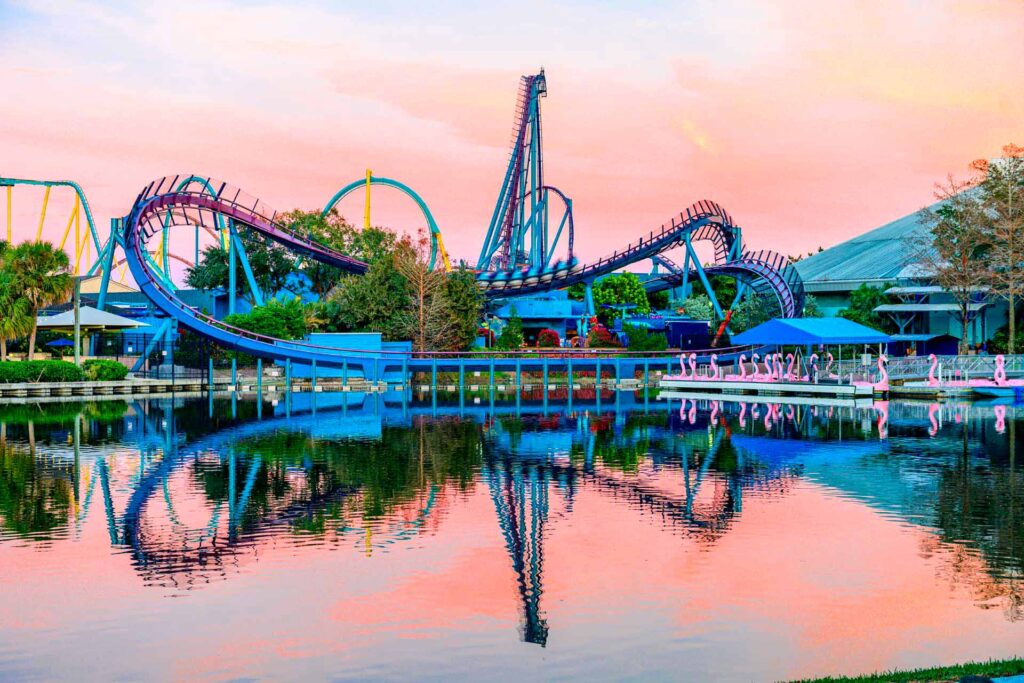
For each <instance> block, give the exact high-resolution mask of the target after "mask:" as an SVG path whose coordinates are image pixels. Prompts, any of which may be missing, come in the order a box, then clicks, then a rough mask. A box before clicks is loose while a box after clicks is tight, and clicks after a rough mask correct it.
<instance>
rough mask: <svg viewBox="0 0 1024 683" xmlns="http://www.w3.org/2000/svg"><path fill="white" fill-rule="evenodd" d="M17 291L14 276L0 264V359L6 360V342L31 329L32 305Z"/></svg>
mask: <svg viewBox="0 0 1024 683" xmlns="http://www.w3.org/2000/svg"><path fill="white" fill-rule="evenodd" d="M17 291H18V289H17V284H16V281H15V279H14V277H13V276H12V275H11V273H9V272H7V271H6V270H4V269H3V267H2V266H0V361H6V360H7V342H8V341H9V340H12V339H17V338H19V337H23V336H25V335H26V334H28V333H29V331H30V330H31V329H32V322H33V320H34V318H33V317H32V307H31V306H30V305H29V303H28V299H26V298H25V297H23V296H18V294H17Z"/></svg>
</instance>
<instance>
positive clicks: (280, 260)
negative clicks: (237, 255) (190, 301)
mask: <svg viewBox="0 0 1024 683" xmlns="http://www.w3.org/2000/svg"><path fill="white" fill-rule="evenodd" d="M239 240H240V241H241V242H242V247H243V248H244V249H245V255H246V258H247V259H248V260H249V266H250V267H251V268H252V274H253V278H254V279H255V280H256V287H257V288H258V289H259V290H260V294H261V295H262V296H263V299H264V300H269V299H272V298H274V296H276V295H277V294H278V292H280V291H282V290H283V289H285V287H286V286H287V285H288V279H289V277H291V276H292V275H293V274H294V273H295V272H296V265H295V257H294V256H293V255H292V254H291V252H289V251H288V250H287V249H285V248H284V247H282V246H281V245H279V244H277V243H275V242H274V241H273V240H271V239H269V238H266V237H264V236H262V235H259V234H255V233H250V232H247V231H246V232H242V233H240V234H239ZM229 258H230V252H229V251H228V250H226V249H223V248H222V247H221V246H220V245H219V244H218V245H213V246H209V247H207V248H206V249H205V250H203V254H202V256H201V258H200V260H199V264H198V265H196V266H195V267H193V268H189V270H188V272H187V274H186V276H185V281H186V282H187V283H188V285H189V286H190V287H194V288H195V289H199V290H202V291H210V290H214V289H220V290H223V291H225V292H227V291H228V288H229V285H230V279H231V276H230V267H229V263H228V260H229ZM235 293H236V294H237V295H238V296H240V297H243V298H244V299H245V300H246V301H248V302H249V303H250V304H255V303H256V298H255V296H254V295H253V292H252V291H251V289H250V287H249V279H248V278H247V277H246V276H245V272H244V270H243V268H242V266H241V264H238V265H237V272H236V282H235Z"/></svg>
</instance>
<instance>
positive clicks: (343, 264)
mask: <svg viewBox="0 0 1024 683" xmlns="http://www.w3.org/2000/svg"><path fill="white" fill-rule="evenodd" d="M180 177H181V176H175V177H173V178H163V179H161V180H159V181H154V182H152V183H150V184H149V186H147V187H146V189H145V190H143V191H142V193H140V194H139V196H138V198H137V199H136V202H135V205H134V206H133V208H132V212H131V214H129V216H128V219H127V220H126V221H125V258H126V260H127V262H128V267H129V269H130V270H131V273H132V276H133V277H134V278H135V281H136V283H138V284H139V287H140V289H141V290H142V292H143V293H144V294H145V295H146V296H147V297H148V298H149V299H150V300H151V301H152V302H153V303H154V304H156V306H157V307H159V308H160V309H161V310H162V311H164V313H166V314H168V315H169V316H171V317H172V318H174V319H176V320H177V321H178V322H180V323H182V324H184V325H185V326H187V327H189V328H190V329H192V330H194V331H195V332H197V333H198V334H200V335H203V336H205V337H207V338H209V339H212V340H213V341H215V342H217V343H218V344H221V345H223V346H226V347H228V348H233V349H237V350H241V351H245V352H246V353H250V354H253V355H256V356H260V357H263V358H277V359H291V360H296V361H305V362H307V363H308V362H311V361H318V362H322V363H328V364H331V363H334V364H342V363H346V362H348V361H350V360H352V359H353V357H355V358H360V357H361V358H367V357H375V354H374V353H373V352H367V351H362V352H360V351H357V350H352V349H337V348H334V349H332V348H329V347H323V346H317V345H314V344H305V343H302V342H293V341H286V340H281V339H276V338H274V337H267V336H264V335H258V334H253V333H251V332H248V331H246V330H243V329H240V328H237V327H232V326H231V325H227V324H225V323H223V322H221V321H219V320H217V319H216V318H214V317H212V316H209V315H206V314H203V313H201V312H200V311H198V310H196V309H194V308H192V307H189V306H186V305H185V304H184V303H183V302H182V301H181V300H180V299H179V298H178V296H177V294H176V292H175V291H174V289H173V286H171V285H170V284H168V283H167V282H166V281H165V280H164V279H163V278H162V277H161V276H160V273H159V272H158V271H157V270H156V269H155V268H154V265H153V263H152V260H151V259H149V258H147V256H148V251H147V249H146V241H147V240H148V239H149V238H150V237H152V236H153V235H155V234H157V233H159V232H161V231H162V230H164V229H165V228H166V226H168V225H171V226H174V225H195V226H199V227H203V228H206V227H212V228H218V227H219V225H220V223H221V221H222V217H227V218H230V219H232V220H234V221H235V223H236V225H237V226H240V227H243V228H246V229H249V230H252V231H254V232H257V233H259V234H261V235H263V236H265V237H267V238H269V239H271V240H273V241H274V242H277V243H278V244H281V245H282V246H284V247H285V248H287V249H289V250H290V251H292V252H294V253H296V254H301V255H304V256H307V257H309V258H311V259H314V260H316V261H319V262H321V263H326V264H328V265H331V266H335V267H337V268H340V269H342V270H344V271H347V272H350V273H357V274H360V273H365V272H366V270H367V265H366V264H365V263H363V262H362V261H358V260H356V259H353V258H351V257H349V256H346V255H344V254H341V253H340V252H337V251H334V250H332V249H329V248H327V247H325V246H323V245H320V244H318V243H316V242H313V241H312V240H310V239H308V238H306V237H303V236H301V235H299V234H297V233H295V232H292V231H291V230H288V229H287V228H285V227H284V226H282V225H280V224H279V223H277V222H276V220H275V219H276V217H277V212H276V211H274V210H273V209H270V208H269V207H267V206H266V205H264V204H263V203H262V202H260V201H259V200H258V199H255V198H253V197H251V196H248V195H244V194H243V193H242V192H241V191H240V190H238V189H236V188H233V187H230V186H228V185H227V183H219V184H216V183H215V184H213V185H214V186H215V187H216V188H217V189H216V191H215V192H211V191H209V189H208V188H207V187H204V188H203V189H202V190H201V191H198V192H197V191H194V190H189V189H187V188H186V189H184V190H177V189H175V187H176V186H177V185H178V181H179V179H180ZM189 177H191V176H189ZM376 355H379V352H378V353H377V354H376Z"/></svg>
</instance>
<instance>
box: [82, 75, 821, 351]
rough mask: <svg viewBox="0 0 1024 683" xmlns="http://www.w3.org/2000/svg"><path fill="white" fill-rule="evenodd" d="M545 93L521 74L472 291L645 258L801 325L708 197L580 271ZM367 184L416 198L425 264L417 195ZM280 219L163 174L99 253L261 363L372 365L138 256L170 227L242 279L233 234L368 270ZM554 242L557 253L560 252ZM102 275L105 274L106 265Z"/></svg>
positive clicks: (511, 291) (180, 314) (577, 278)
mask: <svg viewBox="0 0 1024 683" xmlns="http://www.w3.org/2000/svg"><path fill="white" fill-rule="evenodd" d="M546 93H547V82H546V78H545V76H544V72H543V71H541V72H540V73H539V74H537V75H534V76H525V77H523V79H522V81H521V84H520V92H519V99H518V104H517V110H516V121H515V125H514V129H513V149H512V154H511V157H510V160H509V164H508V167H507V169H506V172H505V175H504V177H503V181H502V184H501V187H500V190H499V194H498V200H497V203H496V205H495V209H494V213H493V215H492V217H491V222H490V225H489V227H488V230H487V234H486V237H485V240H484V244H483V248H482V250H481V253H480V257H479V260H478V263H477V268H476V270H477V282H478V285H479V286H480V288H481V289H482V290H483V291H484V293H485V294H486V295H487V296H488V297H489V298H496V297H508V296H516V295H523V294H530V293H535V292H542V291H549V290H553V289H563V288H566V287H568V286H570V285H573V284H576V283H584V284H586V285H590V284H592V283H593V282H594V281H596V280H597V279H599V278H601V277H604V276H606V275H608V274H611V273H613V272H615V271H617V270H620V269H622V268H623V267H625V266H628V265H630V264H633V263H637V262H640V261H644V260H647V259H651V260H653V261H654V262H655V263H656V264H660V265H661V266H662V267H664V268H665V269H666V272H665V273H658V274H657V275H656V276H655V277H652V278H651V280H650V281H648V282H647V284H646V287H647V289H648V291H659V290H662V289H668V288H672V287H679V286H680V285H682V286H683V287H684V288H685V286H686V284H687V283H688V281H690V280H691V279H696V280H699V281H700V282H701V283H702V284H703V285H704V287H705V290H706V291H708V292H712V291H713V289H712V287H711V284H710V280H709V278H710V277H711V276H714V275H727V276H730V277H733V278H735V279H736V280H738V281H739V282H740V283H741V287H739V288H738V289H739V292H740V293H739V296H740V297H742V296H744V295H747V294H749V293H751V292H754V293H760V294H767V295H770V296H772V297H774V299H775V301H776V302H777V304H778V312H779V314H780V315H781V316H782V317H799V316H800V314H801V312H802V310H803V303H804V290H803V284H802V282H801V281H800V278H799V275H798V274H797V272H796V269H795V268H793V267H792V265H791V264H790V263H788V261H787V260H786V259H785V257H783V256H781V255H779V254H775V253H773V252H766V251H761V252H750V251H744V250H743V240H742V230H741V229H740V228H739V227H738V226H737V225H736V224H735V223H734V222H733V219H732V217H731V216H730V215H729V214H728V212H727V211H725V209H723V208H722V207H721V206H719V205H718V204H717V203H715V202H713V201H709V200H701V201H699V202H697V203H695V204H693V205H692V206H690V207H689V208H687V209H686V210H685V211H683V212H681V213H680V214H679V216H678V217H673V218H672V219H671V220H669V221H668V222H667V223H665V224H663V225H662V226H661V227H660V228H658V229H656V230H654V231H652V232H650V233H649V234H647V235H644V236H643V237H641V238H640V239H638V240H637V241H635V242H632V243H630V244H627V245H626V246H625V247H624V248H623V249H621V250H616V251H615V252H613V253H612V254H610V255H607V256H604V257H601V258H599V259H597V260H596V261H593V262H591V263H587V264H584V263H580V262H579V260H578V258H576V256H574V255H573V240H574V232H575V225H574V221H573V216H572V200H571V199H570V198H569V197H568V196H566V195H565V194H564V193H563V192H562V191H561V190H559V189H557V188H555V187H554V186H552V185H549V184H547V183H545V181H544V171H543V157H542V154H543V152H542V145H541V116H540V98H541V97H543V96H545V95H546ZM366 182H371V183H377V184H384V185H389V186H391V187H395V188H397V189H399V190H400V191H403V192H405V193H406V194H408V195H409V196H410V197H412V198H413V199H414V201H416V203H417V204H418V205H419V206H420V208H421V210H422V211H423V214H424V217H425V219H426V220H427V221H428V224H429V229H430V232H431V237H432V247H433V248H432V252H431V261H432V262H433V261H434V259H435V257H436V254H437V249H438V244H439V241H440V230H439V228H438V227H437V223H436V222H435V221H434V220H433V216H432V215H431V213H430V210H429V209H428V208H427V206H426V203H425V202H424V201H423V200H422V198H420V197H419V195H417V194H416V193H415V192H413V191H412V189H411V188H409V187H408V186H406V185H404V184H403V183H400V182H399V181H395V180H390V179H387V178H371V179H369V180H368V181H366ZM362 184H363V181H357V182H355V183H351V184H349V185H347V186H345V187H343V188H342V189H341V190H339V191H338V192H337V193H336V194H335V195H334V196H333V197H332V198H331V200H330V201H329V202H328V203H327V206H326V207H325V209H324V211H329V210H330V209H331V208H332V207H334V206H335V205H336V204H337V203H338V202H339V201H340V200H341V199H342V198H343V197H344V196H346V195H347V194H348V193H350V192H352V191H353V190H355V189H356V188H357V187H359V186H360V185H362ZM278 216H279V214H278V213H277V212H276V211H274V210H273V209H271V208H270V207H268V206H266V205H265V204H264V203H263V202H261V201H260V200H258V199H256V198H254V197H251V196H249V195H247V194H245V193H243V192H242V191H241V190H239V189H237V188H234V187H231V186H229V185H228V184H227V183H223V182H220V181H214V180H212V179H209V178H203V177H199V176H195V175H182V176H174V177H165V178H163V179H160V180H158V181H154V182H152V183H150V184H149V185H148V186H147V187H146V188H145V189H144V190H143V191H142V192H141V193H140V194H139V195H138V197H137V199H136V201H135V204H134V206H133V207H132V210H131V213H130V214H129V216H128V217H127V218H126V219H124V220H123V221H121V223H120V224H121V227H120V229H119V230H120V233H119V234H118V235H115V236H114V237H113V238H112V240H111V242H110V243H109V244H108V248H107V250H106V251H105V253H104V256H106V258H108V259H110V258H111V256H112V252H113V249H112V246H110V245H112V244H113V243H114V242H115V241H116V242H117V243H118V244H119V245H120V246H122V248H123V249H124V251H125V257H126V258H125V260H126V262H127V264H128V266H129V269H130V271H131V273H132V275H133V277H134V278H135V281H136V282H137V283H138V284H139V286H140V288H141V289H142V291H143V292H144V293H145V294H146V296H147V297H149V298H150V300H152V301H153V303H154V304H156V305H157V306H158V307H159V308H160V309H161V310H162V311H164V312H165V313H166V314H167V315H169V316H170V317H171V318H172V319H174V320H177V321H178V322H180V323H182V324H183V325H185V326H186V327H188V328H190V329H192V330H194V331H195V332H197V333H198V334H200V335H202V336H205V337H207V338H209V339H212V340H213V341H215V342H217V343H218V344H220V345H223V346H227V347H229V348H233V349H238V350H242V351H245V352H247V353H250V354H253V355H256V356H259V357H264V358H274V359H290V360H295V361H299V362H306V363H309V362H314V361H315V362H320V363H326V364H329V365H339V364H342V363H345V362H348V361H350V360H353V358H354V357H355V358H356V359H358V358H362V359H364V360H365V359H367V358H370V355H368V352H358V351H353V350H348V349H337V348H328V347H320V346H316V345H313V344H308V343H303V342H294V341H285V340H280V339H274V338H270V337H262V336H260V335H255V334H252V333H249V332H246V331H244V330H240V329H237V328H233V327H230V326H228V325H225V324H224V323H222V322H220V321H218V320H216V319H214V318H212V317H210V316H208V315H204V314H202V313H200V312H199V311H197V310H195V309H192V308H190V307H188V306H186V305H185V304H184V303H182V301H181V300H180V299H179V298H178V297H177V295H176V288H175V287H174V285H173V283H172V282H171V281H170V278H169V275H168V268H167V263H166V259H167V255H166V249H165V250H164V252H163V258H164V263H162V264H157V263H155V262H154V260H153V258H152V257H151V255H150V250H149V249H148V248H147V241H148V240H149V239H150V238H151V237H153V236H154V235H157V234H159V235H160V236H161V240H162V242H161V243H162V244H166V243H167V240H168V231H169V230H170V229H171V228H172V227H174V226H188V227H190V228H193V229H195V230H197V231H198V230H200V229H202V230H206V231H208V232H209V233H210V234H212V235H218V234H219V235H222V236H223V235H224V233H225V232H230V233H231V236H230V239H231V240H232V241H231V244H232V246H233V247H234V246H235V245H237V246H239V249H240V252H241V254H240V257H241V260H242V264H243V266H245V267H246V269H247V270H248V266H247V262H246V260H245V256H244V249H241V243H240V241H239V240H238V239H237V237H236V230H239V229H240V230H247V231H252V232H255V233H258V234H260V235H262V236H264V237H265V238H268V239H270V240H273V241H274V242H277V243H278V244H280V245H282V246H284V247H285V248H287V249H289V250H290V251H292V252H293V253H295V254H297V255H300V256H302V257H305V258H310V259H313V260H316V261H319V262H322V263H325V264H328V265H331V266H335V267H337V268H339V269H341V270H343V271H345V272H348V273H353V274H361V273H364V272H366V270H367V268H368V265H367V264H366V263H363V262H362V261H359V260H357V259H354V258H352V257H350V256H346V255H345V254H342V253H340V252H337V251H335V250H332V249H330V248H328V247H326V246H323V245H321V244H318V243H317V242H314V241H312V240H311V239H310V238H308V237H304V236H302V235H300V234H297V233H295V232H294V231H292V230H289V229H288V228H287V227H285V226H284V225H282V223H281V221H279V220H278ZM226 226H227V229H226ZM197 234H198V232H197ZM697 242H709V243H710V244H711V245H712V247H713V250H714V261H713V262H712V263H709V264H703V263H702V262H701V260H700V258H698V255H697V252H696V251H695V249H694V243H697ZM563 243H564V252H559V249H560V248H563V247H562V245H563ZM677 247H685V250H686V256H685V261H684V265H683V266H682V267H679V266H676V265H675V263H673V262H672V261H671V260H670V259H669V258H668V257H667V256H666V255H665V252H667V251H669V250H672V249H675V248H677ZM107 252H109V253H107ZM556 257H558V258H556ZM104 270H105V272H107V271H109V270H110V267H109V265H108V267H107V268H105V269H104ZM102 298H103V297H102V296H101V299H102ZM712 302H713V304H714V307H715V311H716V313H717V315H718V317H719V318H725V314H724V312H723V310H722V307H721V305H720V304H719V303H718V302H717V300H715V299H714V296H713V295H712ZM735 303H736V302H732V305H735ZM101 305H102V301H101ZM380 355H381V352H377V354H376V356H374V357H376V358H379V357H380Z"/></svg>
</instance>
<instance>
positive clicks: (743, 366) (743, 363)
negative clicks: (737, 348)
mask: <svg viewBox="0 0 1024 683" xmlns="http://www.w3.org/2000/svg"><path fill="white" fill-rule="evenodd" d="M740 381H741V382H746V381H747V354H745V353H741V354H740Z"/></svg>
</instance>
